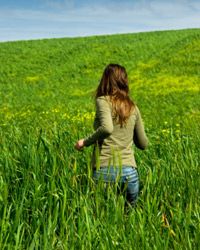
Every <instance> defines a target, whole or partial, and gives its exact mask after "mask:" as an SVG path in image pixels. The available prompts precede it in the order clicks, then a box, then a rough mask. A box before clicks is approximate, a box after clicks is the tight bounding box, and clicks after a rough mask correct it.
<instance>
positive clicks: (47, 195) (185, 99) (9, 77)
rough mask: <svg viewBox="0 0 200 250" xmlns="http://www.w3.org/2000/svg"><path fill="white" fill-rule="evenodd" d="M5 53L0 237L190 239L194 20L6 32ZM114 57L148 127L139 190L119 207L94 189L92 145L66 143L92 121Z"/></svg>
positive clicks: (3, 242)
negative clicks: (177, 24) (186, 24)
mask: <svg viewBox="0 0 200 250" xmlns="http://www.w3.org/2000/svg"><path fill="white" fill-rule="evenodd" d="M0 58H1V62H2V63H1V64H0V110H1V112H0V125H1V127H0V133H1V158H0V173H1V175H2V178H1V182H0V184H1V190H2V193H1V196H0V198H1V200H2V201H3V202H4V203H3V204H4V205H1V206H0V212H1V214H3V217H2V218H3V219H2V220H1V221H0V223H1V225H3V227H0V228H1V238H0V248H2V249H3V247H5V246H9V245H10V247H11V248H12V247H13V246H23V247H25V248H28V247H30V248H31V247H32V248H34V247H37V246H41V245H42V246H44V249H45V247H46V248H47V249H50V247H52V248H53V249H55V248H58V249H62V248H61V246H64V247H66V249H67V247H69V246H73V247H74V248H75V249H77V247H79V248H80V246H85V247H86V248H87V249H90V248H92V246H96V247H99V248H100V249H103V247H105V248H106V249H108V248H109V249H110V248H114V249H116V247H117V246H119V247H120V248H121V249H123V247H124V249H127V247H128V246H129V244H132V245H135V248H136V249H138V247H141V246H142V247H144V249H148V248H149V249H152V248H153V247H154V248H155V249H156V248H157V249H161V248H162V249H168V247H170V248H177V249H185V248H187V249H195V247H197V245H198V242H199V237H200V236H199V233H198V232H199V231H200V230H199V197H200V194H199V186H200V183H199V170H198V167H199V162H200V159H199V135H198V132H199V124H200V123H199V120H200V112H199V107H200V98H199V86H200V73H199V64H200V63H199V62H200V30H199V29H194V30H182V31H164V32H150V33H139V34H127V35H114V36H99V37H88V38H77V39H49V40H41V41H21V42H9V43H1V44H0ZM110 62H114V63H119V64H122V65H124V66H125V67H126V68H127V71H128V75H129V83H130V89H131V95H132V96H133V97H134V99H135V101H136V102H137V103H138V105H139V107H140V109H141V111H142V114H143V118H144V121H145V125H146V126H145V127H146V130H147V132H148V136H149V138H150V147H149V149H148V150H147V151H146V152H145V153H144V152H142V153H141V152H139V151H137V152H136V153H137V154H136V158H137V161H138V165H139V166H140V168H139V172H140V179H141V186H143V190H142V192H141V194H140V200H139V205H138V208H137V210H136V211H134V212H133V213H130V214H129V215H126V216H124V215H123V209H122V208H121V207H122V206H121V205H120V204H121V203H120V202H122V203H123V201H121V200H119V201H116V200H115V199H114V198H113V199H111V200H110V203H109V204H107V205H105V202H104V201H103V200H101V198H100V196H99V197H93V195H94V193H93V191H94V187H93V186H92V184H91V182H90V178H89V181H88V179H87V178H85V173H87V174H89V173H88V172H87V171H89V170H87V162H88V155H89V153H90V149H88V150H86V151H85V152H84V153H83V154H81V155H80V154H77V153H76V152H74V150H73V144H74V142H75V141H76V139H77V138H78V137H81V136H85V134H87V133H89V131H91V120H92V116H93V115H91V111H92V110H93V108H94V106H93V100H92V94H93V92H94V90H95V88H96V86H97V84H98V81H99V79H100V77H101V74H102V71H103V69H104V67H105V66H106V65H107V64H108V63H110ZM79 113H80V114H79ZM83 113H84V114H85V118H84V119H82V115H83ZM66 166H67V170H66V171H67V172H65V169H66ZM69 169H70V170H69ZM74 171H75V172H74ZM71 186H73V189H72V190H71V189H67V190H66V187H71ZM91 196H92V197H93V198H92V199H91ZM72 198H73V201H72ZM67 201H68V202H67ZM71 202H72V203H71ZM21 204H23V206H22V205H21ZM60 218H61V219H60ZM60 220H61V223H60ZM85 221H86V222H87V223H85ZM113 221H114V222H115V223H114V224H113ZM30 223H31V224H30ZM29 224H30V225H31V226H29ZM133 231H134V235H133V234H132V232H133ZM38 232H40V234H39V233H38ZM85 232H87V234H84V233H85ZM33 237H34V240H33ZM102 238H103V239H105V243H104V245H102V243H101V239H102ZM59 244H60V245H59ZM68 244H69V245H68ZM59 246H60V248H59Z"/></svg>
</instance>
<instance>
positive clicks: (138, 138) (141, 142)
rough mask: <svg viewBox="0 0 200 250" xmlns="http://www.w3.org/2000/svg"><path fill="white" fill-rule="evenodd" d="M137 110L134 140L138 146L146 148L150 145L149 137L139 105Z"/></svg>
mask: <svg viewBox="0 0 200 250" xmlns="http://www.w3.org/2000/svg"><path fill="white" fill-rule="evenodd" d="M136 111H137V120H136V123H135V128H134V134H133V141H134V143H135V145H136V147H137V148H139V149H142V150H144V149H145V148H146V147H147V145H148V138H147V136H146V133H145V130H144V125H143V122H142V118H141V114H140V111H139V109H138V108H137V107H136Z"/></svg>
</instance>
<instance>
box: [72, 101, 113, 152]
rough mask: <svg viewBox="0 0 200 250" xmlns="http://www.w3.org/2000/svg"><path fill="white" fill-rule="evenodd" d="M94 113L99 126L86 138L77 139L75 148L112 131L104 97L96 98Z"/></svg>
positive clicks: (79, 148)
mask: <svg viewBox="0 0 200 250" xmlns="http://www.w3.org/2000/svg"><path fill="white" fill-rule="evenodd" d="M96 115H97V117H98V119H99V122H100V126H99V127H98V128H97V129H96V130H95V131H94V133H92V134H91V135H89V136H88V137H87V138H85V139H81V140H79V141H78V142H77V143H76V145H75V148H76V149H78V150H81V149H82V148H83V147H84V146H90V145H92V144H94V143H95V142H96V141H98V140H102V139H105V138H106V137H108V136H109V135H110V134H111V133H112V132H113V121H112V113H111V108H110V105H109V103H108V101H107V100H106V99H105V97H99V98H97V99H96Z"/></svg>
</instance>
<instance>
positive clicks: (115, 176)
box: [93, 166, 139, 205]
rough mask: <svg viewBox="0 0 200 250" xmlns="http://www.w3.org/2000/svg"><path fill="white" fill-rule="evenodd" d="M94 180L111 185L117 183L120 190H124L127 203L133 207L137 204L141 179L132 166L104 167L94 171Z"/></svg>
mask: <svg viewBox="0 0 200 250" xmlns="http://www.w3.org/2000/svg"><path fill="white" fill-rule="evenodd" d="M93 179H94V180H95V181H100V180H102V181H103V182H105V183H111V184H112V183H116V182H117V183H118V185H119V188H120V190H121V191H122V190H124V192H125V196H126V199H127V201H128V202H129V203H130V204H131V205H134V204H135V202H136V200H137V197H138V193H139V178H138V173H137V170H136V168H134V167H131V166H123V167H112V166H111V167H102V168H100V169H99V170H96V169H95V170H94V173H93Z"/></svg>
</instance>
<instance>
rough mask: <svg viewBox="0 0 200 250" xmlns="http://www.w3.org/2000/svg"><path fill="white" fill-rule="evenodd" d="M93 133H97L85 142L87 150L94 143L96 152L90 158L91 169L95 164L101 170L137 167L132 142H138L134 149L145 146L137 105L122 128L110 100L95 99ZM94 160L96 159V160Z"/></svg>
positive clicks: (145, 139) (105, 97)
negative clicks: (91, 161)
mask: <svg viewBox="0 0 200 250" xmlns="http://www.w3.org/2000/svg"><path fill="white" fill-rule="evenodd" d="M136 128H137V129H136ZM94 129H95V131H97V132H96V133H94V134H92V135H91V136H89V137H88V138H87V139H85V145H86V146H87V145H90V144H93V143H94V142H97V144H96V147H97V146H98V151H97V149H96V151H95V152H94V156H93V166H94V167H97V166H96V162H99V164H100V166H101V167H106V166H108V165H109V166H136V162H135V158H134V153H133V148H132V145H133V140H134V138H137V142H138V144H137V146H139V147H140V148H145V147H146V145H147V138H146V135H145V133H144V128H143V125H142V123H141V117H140V112H139V109H138V108H137V106H136V105H135V107H134V109H133V111H132V112H131V114H130V116H129V118H128V119H127V121H126V123H125V124H124V125H123V126H121V125H120V124H119V123H118V122H116V121H115V117H114V116H113V108H112V103H111V101H110V98H109V97H108V96H101V97H98V98H97V99H96V116H95V120H94ZM97 154H98V156H97ZM97 157H98V158H99V159H96V158H97Z"/></svg>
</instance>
